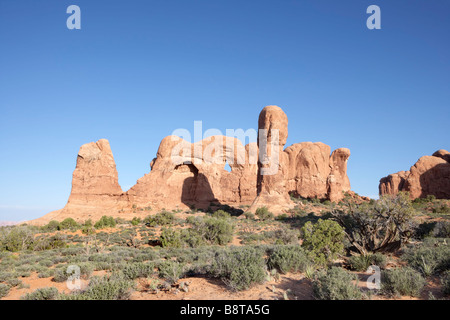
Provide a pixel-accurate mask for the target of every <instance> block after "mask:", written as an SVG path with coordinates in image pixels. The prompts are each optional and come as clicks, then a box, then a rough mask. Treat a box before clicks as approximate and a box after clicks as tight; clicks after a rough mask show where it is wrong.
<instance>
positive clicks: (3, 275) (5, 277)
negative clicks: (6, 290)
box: [0, 271, 19, 282]
mask: <svg viewBox="0 0 450 320" xmlns="http://www.w3.org/2000/svg"><path fill="white" fill-rule="evenodd" d="M18 276H19V275H18V274H17V272H15V271H0V282H6V281H9V280H11V279H17V277H18Z"/></svg>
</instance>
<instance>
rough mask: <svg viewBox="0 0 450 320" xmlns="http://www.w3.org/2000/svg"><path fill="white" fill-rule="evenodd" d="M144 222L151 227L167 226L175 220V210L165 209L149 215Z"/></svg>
mask: <svg viewBox="0 0 450 320" xmlns="http://www.w3.org/2000/svg"><path fill="white" fill-rule="evenodd" d="M143 222H144V223H145V224H146V225H148V226H150V227H154V226H166V225H170V224H173V223H174V222H175V214H174V213H173V212H169V211H165V210H163V211H161V212H158V213H157V214H155V215H154V216H147V217H146V218H145V219H144V221H143Z"/></svg>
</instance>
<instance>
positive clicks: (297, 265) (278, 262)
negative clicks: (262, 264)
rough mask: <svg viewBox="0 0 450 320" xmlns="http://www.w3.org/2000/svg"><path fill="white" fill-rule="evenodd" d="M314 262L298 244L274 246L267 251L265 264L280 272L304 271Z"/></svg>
mask: <svg viewBox="0 0 450 320" xmlns="http://www.w3.org/2000/svg"><path fill="white" fill-rule="evenodd" d="M313 264H314V263H313V262H312V261H311V260H310V259H309V258H308V256H307V254H306V253H305V251H304V250H303V249H302V248H301V247H300V246H299V245H286V246H276V247H275V248H273V249H272V250H270V251H269V257H268V261H267V266H268V267H269V269H277V270H278V271H279V272H281V273H287V272H298V271H300V272H304V271H305V270H306V268H307V267H308V266H310V265H313Z"/></svg>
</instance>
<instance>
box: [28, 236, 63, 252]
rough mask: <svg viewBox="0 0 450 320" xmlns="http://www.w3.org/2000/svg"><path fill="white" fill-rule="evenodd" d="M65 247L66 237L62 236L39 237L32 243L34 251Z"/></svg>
mask: <svg viewBox="0 0 450 320" xmlns="http://www.w3.org/2000/svg"><path fill="white" fill-rule="evenodd" d="M65 247H67V242H66V237H65V236H63V235H59V234H56V235H53V236H50V237H49V236H45V235H44V236H40V237H37V238H35V240H34V243H33V250H34V251H43V250H51V249H58V248H65Z"/></svg>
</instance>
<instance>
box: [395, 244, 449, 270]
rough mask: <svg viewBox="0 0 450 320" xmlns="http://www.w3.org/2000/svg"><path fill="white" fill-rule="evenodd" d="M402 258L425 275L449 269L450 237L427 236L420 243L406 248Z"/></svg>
mask: <svg viewBox="0 0 450 320" xmlns="http://www.w3.org/2000/svg"><path fill="white" fill-rule="evenodd" d="M402 259H403V260H405V261H407V262H408V265H409V266H410V267H412V268H414V269H415V270H417V271H419V272H421V273H422V274H423V275H424V276H426V277H427V276H430V275H432V274H435V273H437V272H442V271H446V270H449V269H450V239H433V238H427V239H425V240H424V242H423V243H422V244H420V245H418V246H413V247H410V248H408V249H406V250H405V252H404V254H403V255H402Z"/></svg>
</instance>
